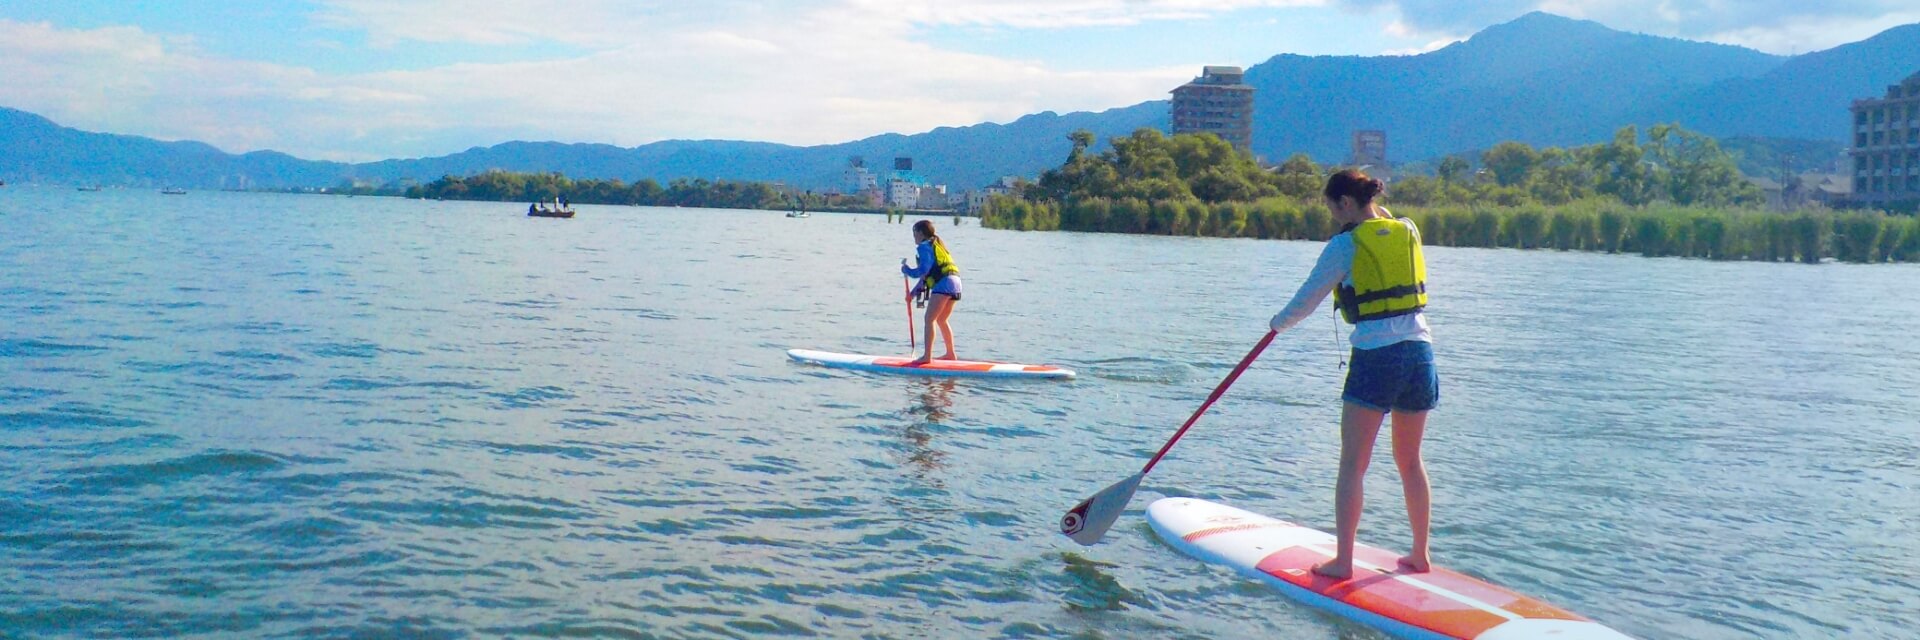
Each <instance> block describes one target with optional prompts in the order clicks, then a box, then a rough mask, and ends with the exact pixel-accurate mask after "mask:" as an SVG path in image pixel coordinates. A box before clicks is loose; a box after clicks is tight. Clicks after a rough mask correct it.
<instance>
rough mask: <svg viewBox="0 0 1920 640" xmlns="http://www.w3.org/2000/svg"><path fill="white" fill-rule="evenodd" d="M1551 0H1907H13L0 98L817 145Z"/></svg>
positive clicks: (77, 121) (1565, 0) (1809, 29)
mask: <svg viewBox="0 0 1920 640" xmlns="http://www.w3.org/2000/svg"><path fill="white" fill-rule="evenodd" d="M1533 10H1545V11H1549V12H1552V13H1557V14H1560V15H1566V16H1570V17H1577V18H1587V19H1593V20H1597V21H1599V22H1601V23H1603V24H1606V25H1608V26H1611V27H1614V28H1618V29H1623V30H1629V31H1639V32H1646V33H1654V34H1659V35H1668V36H1677V37H1685V38H1690V39H1696V40H1707V41H1714V42H1725V43H1729V44H1738V45H1743V46H1750V47H1753V48H1757V49H1760V50H1763V51H1769V52H1773V53H1783V54H1784V53H1794V52H1806V51H1812V50H1818V49H1823V48H1827V47H1831V46H1834V45H1837V44H1841V43H1845V42H1850V41H1854V40H1858V39H1861V38H1864V37H1867V36H1870V35H1872V34H1874V33H1877V32H1879V31H1881V30H1884V29H1886V28H1888V27H1891V26H1895V25H1898V24H1904V23H1912V22H1920V7H1916V6H1915V5H1914V3H1912V2H1911V1H1910V0H1901V1H1898V2H1887V1H1879V0H1833V1H1827V2H1806V1H1791V0H1744V1H1742V2H1730V1H1728V0H1547V1H1538V0H1480V1H1476V2H1453V1H1450V0H1400V1H1393V0H788V1H785V2H769V1H755V0H689V1H673V0H305V1H259V2H232V1H216V0H173V1H170V2H165V3H154V2H133V1H112V2H109V1H95V0H64V1H60V2H46V1H43V0H42V1H21V0H0V63H4V64H3V65H0V66H4V67H5V68H6V69H7V76H8V77H7V80H6V81H5V82H0V106H6V107H12V108H17V109H22V110H27V111H32V112H35V113H39V114H42V115H45V116H48V117H50V118H53V119H54V120H55V121H57V122H60V123H62V124H65V125H68V126H73V127H77V128H82V129H88V130H95V131H110V132H115V133H130V134H136V135H145V136H151V137H156V138H161V139H194V140H201V141H205V142H209V143H211V144H214V145H215V146H218V147H221V148H222V149H225V150H228V151H234V152H241V151H250V150H256V149H263V148H271V149H276V150H280V151H286V152H289V153H293V154H295V155H299V156H302V157H308V158H324V159H335V160H370V159H378V158H386V157H416V156H424V155H441V154H446V153H452V152H456V151H460V150H462V149H465V148H467V147H470V146H477V145H489V144H494V143H498V142H502V141H505V140H511V139H530V140H560V141H566V142H605V143H611V144H618V145H622V146H633V145H639V144H644V143H647V142H652V141H656V140H662V139H669V138H729V139H750V140H766V141H774V142H784V143H790V144H820V143H829V142H839V141H844V140H850V139H855V138H860V137H865V136H869V135H874V134H879V133H885V132H909V133H911V132H918V131H924V130H927V129H931V128H933V127H938V126H949V125H967V124H973V123H977V122H982V121H1001V122H1003V121H1007V120H1011V119H1013V118H1017V117H1019V116H1020V115H1023V114H1027V113H1033V112H1037V111H1044V110H1053V111H1075V110H1098V109H1104V108H1110V107H1119V106H1126V105H1130V104H1134V103H1137V102H1139V101H1142V100H1151V99H1159V98H1162V97H1164V96H1165V94H1166V91H1167V90H1168V89H1170V88H1171V87H1173V86H1174V85H1177V84H1178V83H1179V82H1181V81H1184V80H1185V79H1186V78H1187V77H1190V76H1192V75H1193V74H1194V72H1195V71H1196V70H1197V68H1198V67H1199V66H1200V65H1203V64H1239V65H1251V64H1254V63H1257V62H1259V61H1261V60H1264V59H1266V58H1268V57H1270V56H1273V55H1276V54H1280V53H1297V54H1308V55H1379V54H1387V53H1397V54H1408V53H1417V52H1421V51H1427V50H1431V49H1434V48H1437V47H1440V46H1444V45H1445V44H1447V43H1450V42H1453V41H1456V40H1458V39H1460V38H1464V37H1467V36H1469V35H1471V34H1472V33H1473V32H1475V31H1478V30H1479V29H1482V28H1485V27H1486V26H1489V25H1491V24H1495V23H1498V22H1504V21H1506V20H1510V19H1512V18H1514V17H1517V16H1519V15H1521V14H1523V13H1526V12H1528V11H1533Z"/></svg>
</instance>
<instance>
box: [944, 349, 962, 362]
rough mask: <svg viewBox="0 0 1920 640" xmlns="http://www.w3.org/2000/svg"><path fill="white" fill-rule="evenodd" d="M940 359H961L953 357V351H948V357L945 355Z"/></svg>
mask: <svg viewBox="0 0 1920 640" xmlns="http://www.w3.org/2000/svg"><path fill="white" fill-rule="evenodd" d="M940 359H941V360H959V358H955V357H953V352H952V351H948V352H947V355H944V356H940Z"/></svg>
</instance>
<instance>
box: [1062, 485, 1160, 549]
mask: <svg viewBox="0 0 1920 640" xmlns="http://www.w3.org/2000/svg"><path fill="white" fill-rule="evenodd" d="M1144 477H1146V474H1142V473H1136V474H1133V475H1132V476H1131V477H1128V478H1127V479H1125V480H1121V481H1119V482H1115V483H1113V486H1111V487H1107V488H1105V489H1102V490H1100V493H1096V494H1093V497H1091V498H1087V499H1086V500H1085V501H1082V502H1081V503H1080V505H1079V506H1076V507H1074V508H1073V509H1071V510H1069V511H1067V515H1065V516H1063V517H1061V518H1060V533H1064V534H1067V537H1069V538H1073V541H1074V542H1078V543H1080V544H1081V545H1082V546H1093V543H1096V542H1099V541H1100V538H1101V536H1105V535H1107V529H1108V528H1110V527H1112V526H1113V521H1114V520H1118V519H1120V514H1121V512H1124V511H1126V510H1127V502H1129V501H1131V500H1133V492H1134V490H1135V489H1139V488H1140V479H1141V478H1144Z"/></svg>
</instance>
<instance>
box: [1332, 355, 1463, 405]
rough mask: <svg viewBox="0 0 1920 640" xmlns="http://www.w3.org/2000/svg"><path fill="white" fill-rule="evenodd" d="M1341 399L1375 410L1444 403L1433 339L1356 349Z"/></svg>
mask: <svg viewBox="0 0 1920 640" xmlns="http://www.w3.org/2000/svg"><path fill="white" fill-rule="evenodd" d="M1340 399H1341V400H1344V401H1347V402H1350V403H1353V404H1356V405H1360V406H1362V407H1366V408H1368V409H1372V410H1374V411H1428V410H1431V409H1433V408H1434V406H1436V405H1438V404H1440V374H1439V373H1437V372H1435V371H1434V369H1433V343H1430V342H1422V341H1419V340H1408V341H1405V342H1396V343H1393V344H1390V345H1387V346H1384V347H1381V348H1378V349H1354V350H1353V365H1352V368H1350V369H1348V370H1347V385H1346V387H1345V388H1344V389H1342V390H1341V392H1340Z"/></svg>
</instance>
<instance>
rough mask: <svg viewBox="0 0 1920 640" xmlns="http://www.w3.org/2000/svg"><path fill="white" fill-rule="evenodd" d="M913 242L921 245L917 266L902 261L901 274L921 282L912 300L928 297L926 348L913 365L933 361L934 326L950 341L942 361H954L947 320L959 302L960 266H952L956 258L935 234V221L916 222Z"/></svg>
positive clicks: (951, 334) (911, 295)
mask: <svg viewBox="0 0 1920 640" xmlns="http://www.w3.org/2000/svg"><path fill="white" fill-rule="evenodd" d="M913 241H914V243H916V244H918V245H919V246H918V248H917V249H916V254H917V255H916V256H915V260H916V263H915V264H914V265H913V266H911V267H909V266H907V261H906V260H901V261H900V273H902V274H904V275H906V276H907V277H908V278H914V279H917V280H919V284H916V285H914V287H913V290H911V291H909V292H907V299H908V300H912V299H914V298H915V297H916V296H919V295H920V294H922V293H923V292H924V293H926V294H927V304H926V307H927V331H926V336H927V349H926V352H925V353H923V354H921V355H920V357H919V358H916V359H914V361H913V363H912V364H915V365H922V364H926V363H928V362H931V361H933V327H934V326H935V325H936V324H937V325H939V327H940V337H942V338H945V339H946V341H947V354H946V355H943V356H940V359H941V360H953V359H955V358H954V354H953V327H950V326H947V318H948V317H949V316H952V315H953V305H954V303H956V302H959V301H960V267H959V266H958V265H955V264H954V263H953V256H952V255H951V254H948V253H947V243H945V242H942V241H941V240H940V236H939V234H936V233H934V232H933V221H932V220H921V221H919V222H915V223H913Z"/></svg>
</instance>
